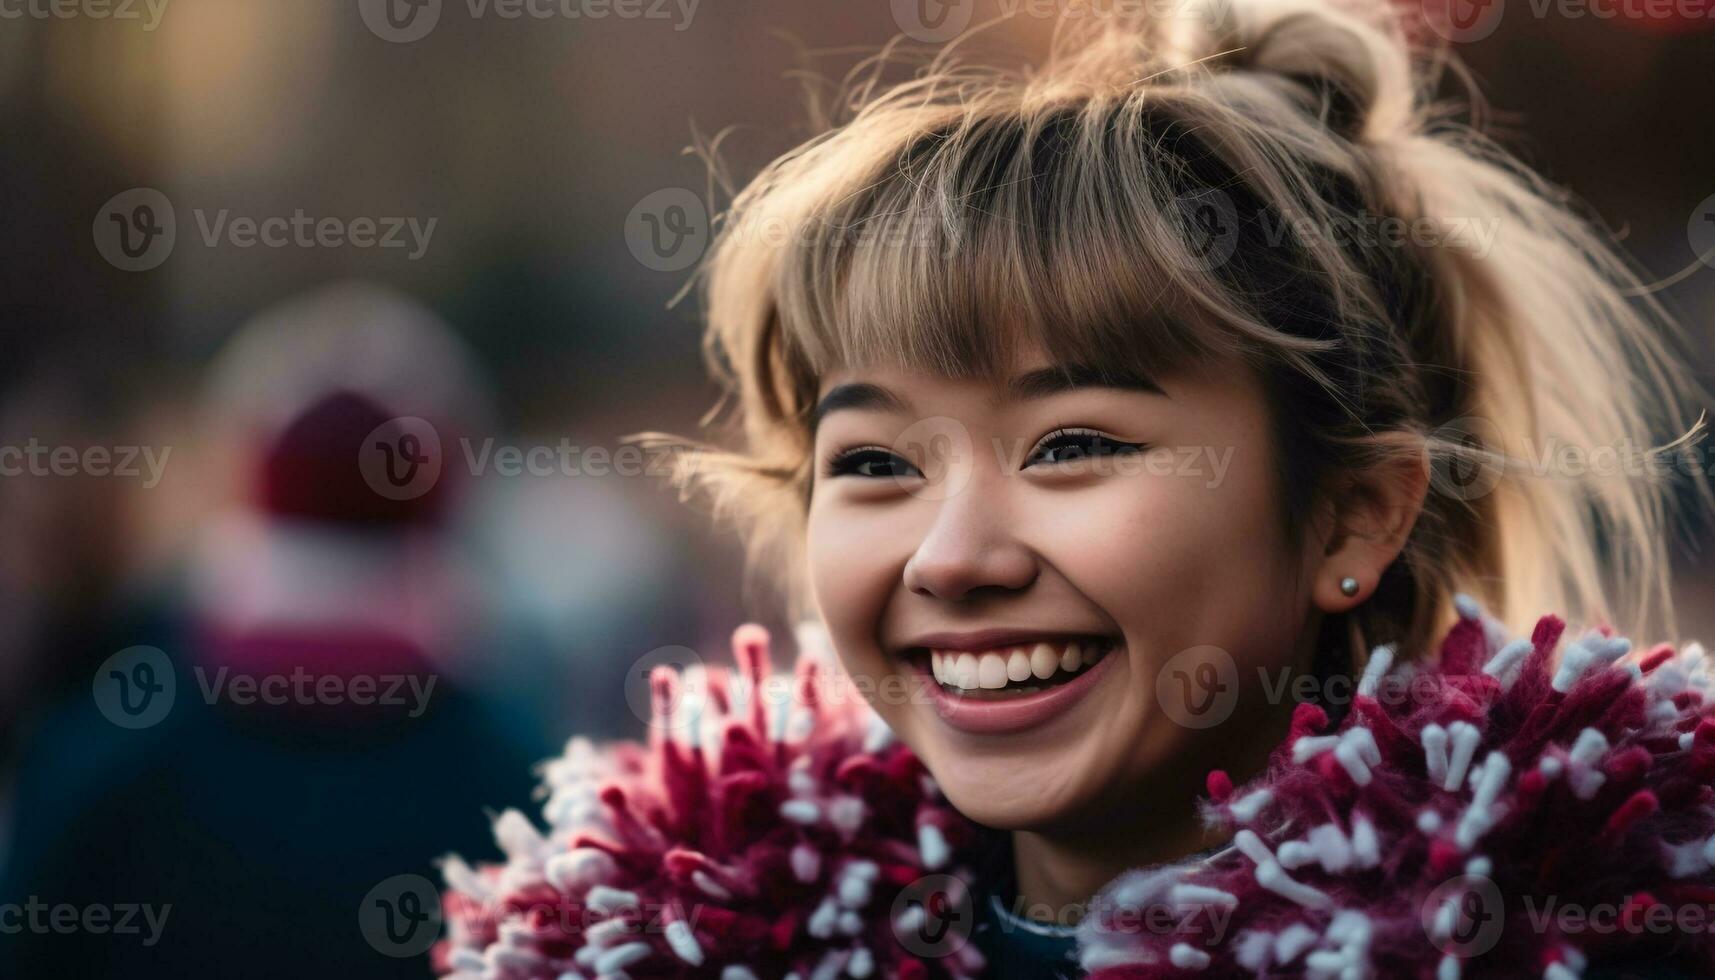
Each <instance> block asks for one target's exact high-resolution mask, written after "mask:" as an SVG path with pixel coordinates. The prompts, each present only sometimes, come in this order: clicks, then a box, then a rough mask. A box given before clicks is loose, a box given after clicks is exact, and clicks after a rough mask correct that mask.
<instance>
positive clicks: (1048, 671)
mask: <svg viewBox="0 0 1715 980" xmlns="http://www.w3.org/2000/svg"><path fill="white" fill-rule="evenodd" d="M1059 666H1060V655H1059V654H1058V653H1055V652H1054V648H1053V647H1051V646H1049V645H1048V644H1046V643H1038V644H1036V646H1035V647H1034V648H1033V649H1032V650H1031V651H1030V672H1031V673H1032V674H1035V675H1036V677H1037V678H1038V679H1039V680H1047V679H1048V678H1050V677H1053V676H1054V670H1055V668H1057V667H1059Z"/></svg>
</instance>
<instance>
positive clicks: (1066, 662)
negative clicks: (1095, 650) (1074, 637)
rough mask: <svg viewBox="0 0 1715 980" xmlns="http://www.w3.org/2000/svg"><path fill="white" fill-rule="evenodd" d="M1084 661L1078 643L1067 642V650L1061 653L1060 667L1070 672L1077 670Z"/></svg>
mask: <svg viewBox="0 0 1715 980" xmlns="http://www.w3.org/2000/svg"><path fill="white" fill-rule="evenodd" d="M1083 662H1084V661H1083V658H1081V657H1080V656H1079V655H1078V644H1076V643H1068V644H1066V650H1065V652H1063V653H1061V654H1060V669H1061V670H1063V671H1065V672H1066V673H1068V674H1069V673H1071V672H1072V671H1074V670H1077V669H1078V665H1079V664H1082V663H1083Z"/></svg>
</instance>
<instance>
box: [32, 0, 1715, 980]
mask: <svg viewBox="0 0 1715 980" xmlns="http://www.w3.org/2000/svg"><path fill="white" fill-rule="evenodd" d="M919 2H922V3H923V4H924V5H923V6H917V4H918V3H919ZM1020 2H1021V0H964V2H962V3H961V2H960V0H953V2H950V3H940V2H938V0H892V2H890V0H863V2H852V0H745V2H742V3H738V2H733V0H700V2H699V0H533V2H530V3H523V2H520V0H445V2H444V3H443V2H439V0H374V2H371V0H292V2H289V3H288V2H281V0H153V2H149V0H0V304H3V309H0V332H3V341H0V447H5V450H9V451H10V454H9V455H6V454H4V453H3V452H0V468H4V469H5V470H6V473H7V475H5V476H0V976H6V977H13V976H20V977H31V976H55V977H60V976H80V977H97V976H99V977H107V976H127V977H140V976H156V975H160V976H169V975H171V976H178V977H191V976H217V975H226V974H227V973H229V972H233V971H234V970H235V969H236V966H235V965H237V964H242V965H243V969H244V970H245V972H246V973H247V974H248V975H251V976H259V977H266V976H288V975H290V976H295V977H303V976H306V975H318V976H392V975H397V976H401V977H407V976H417V977H420V976H426V975H427V966H426V963H425V962H424V960H423V958H422V953H423V949H425V948H426V942H423V941H422V938H421V937H423V936H425V935H428V934H430V933H432V932H433V931H434V930H433V922H432V921H431V919H432V909H426V908H425V907H424V903H423V902H422V901H420V900H419V898H420V897H422V896H421V889H422V888H423V884H422V883H423V882H424V881H425V880H426V879H432V878H433V876H434V868H433V863H432V861H433V859H434V858H435V857H436V856H438V855H440V854H444V853H446V852H448V851H452V850H458V851H462V852H464V853H466V854H467V855H478V856H486V855H487V854H489V853H490V848H491V847H492V844H491V842H490V838H489V833H488V829H487V818H486V817H485V815H484V810H485V808H491V809H498V808H500V807H503V806H510V805H517V806H521V807H525V808H529V807H528V804H529V792H530V790H531V788H532V786H533V783H534V779H533V777H532V775H531V771H530V766H531V764H532V763H534V762H535V761H537V760H540V759H542V758H545V757H547V756H549V755H551V754H553V753H554V752H555V751H557V749H558V747H559V746H560V744H561V743H562V741H563V739H564V738H565V736H566V735H568V734H569V733H571V732H572V731H574V730H575V731H581V732H586V733H591V734H596V735H621V734H636V733H637V732H639V731H640V730H641V729H642V726H643V720H642V716H641V715H640V714H639V704H638V702H637V701H636V699H635V698H633V697H631V696H630V695H632V694H634V693H635V692H636V691H637V689H638V683H637V682H638V679H639V677H640V676H641V675H637V674H636V672H635V671H634V670H633V668H634V666H635V665H636V664H637V663H639V661H640V658H644V657H647V656H649V655H651V652H652V651H660V650H661V649H662V648H667V647H673V648H682V647H689V648H691V649H694V650H696V651H699V652H702V653H704V654H706V655H708V656H710V657H711V658H714V657H719V656H721V655H722V652H723V648H724V643H725V638H726V637H727V635H728V634H729V632H730V631H731V629H732V628H733V627H734V626H735V625H737V624H738V623H739V622H742V621H744V620H745V619H759V620H761V621H763V622H765V623H767V624H769V625H771V626H772V627H774V628H775V629H776V635H777V636H779V637H781V638H782V640H783V644H782V645H789V643H790V633H789V631H788V630H786V626H785V624H783V623H781V622H779V620H778V616H777V613H776V611H775V610H774V608H773V606H772V603H771V602H770V601H769V597H768V596H767V595H765V594H748V593H747V590H746V589H745V588H744V579H743V576H742V575H741V574H740V569H741V563H740V552H739V549H738V546H737V543H736V542H735V541H733V540H732V539H731V538H730V536H728V535H727V534H725V533H723V532H721V531H719V530H718V529H715V528H713V527H712V526H711V525H710V523H709V521H708V520H707V519H706V518H704V517H703V516H701V515H700V514H699V513H697V512H695V511H693V510H691V509H688V508H686V507H684V506H683V505H681V504H680V503H679V502H678V501H677V500H676V497H675V494H674V493H673V492H672V491H671V489H669V488H667V487H665V485H664V483H663V481H662V480H661V478H660V473H661V472H662V471H663V469H664V463H665V460H664V459H661V458H657V457H653V456H650V455H647V454H641V453H639V452H638V451H637V450H634V449H633V450H625V451H622V450H621V445H622V444H621V442H620V437H621V436H622V435H624V434H627V433H631V432H636V431H638V430H642V429H664V430H667V431H673V432H679V433H687V434H688V433H692V432H694V431H695V430H696V428H697V422H698V418H699V417H700V415H701V414H702V412H703V411H704V410H705V409H707V408H708V407H709V406H710V405H711V404H712V403H713V401H714V399H715V396H716V391H715V389H714V388H713V387H712V386H711V385H710V384H709V382H708V381H707V379H706V377H705V374H704V369H703V365H702V362H701V359H700V353H699V324H698V320H697V312H696V306H695V302H694V300H688V301H685V302H681V303H678V304H677V305H671V303H670V301H671V300H673V298H674V296H675V295H676V294H678V293H679V291H680V290H681V289H682V288H683V287H684V286H685V285H686V283H687V281H688V279H689V277H690V275H691V265H692V263H694V261H695V260H696V258H697V257H698V256H699V255H700V252H701V248H702V246H703V245H704V244H706V242H707V232H708V215H707V205H706V202H707V201H708V200H709V194H708V192H707V189H706V188H707V184H706V181H707V171H706V168H705V166H704V165H703V163H702V161H700V160H699V159H698V158H697V157H696V156H695V155H691V154H687V153H686V152H685V150H686V148H687V147H688V146H689V145H691V144H692V142H693V137H694V134H697V133H702V134H710V133H714V132H717V131H720V130H722V129H724V128H726V127H733V129H732V132H731V134H730V135H729V136H728V138H727V140H726V142H725V144H724V148H725V152H726V154H727V156H728V158H729V159H730V161H731V162H732V165H733V169H734V171H735V173H736V174H737V175H739V176H740V177H741V178H742V177H743V176H746V175H748V174H749V173H752V172H754V170H755V169H756V167H757V166H759V165H760V164H762V163H764V162H766V161H767V160H769V159H771V158H772V157H773V156H775V155H777V154H778V153H780V152H782V151H783V150H785V149H788V148H789V147H791V146H792V145H794V144H795V143H796V142H798V141H799V140H800V139H801V138H802V137H803V136H804V135H806V132H805V130H804V129H803V128H802V125H803V122H804V119H803V114H802V112H801V106H802V100H801V90H800V87H799V83H798V81H797V79H796V77H795V73H796V72H798V71H799V70H800V69H802V68H804V67H806V66H809V67H812V68H815V69H817V70H819V71H821V72H822V73H823V74H826V75H831V76H835V77H837V76H838V75H839V74H840V73H841V72H843V71H844V70H845V69H846V68H848V67H850V66H851V64H852V63H853V61H854V59H855V58H856V57H859V56H861V55H862V54H864V53H867V52H869V51H872V50H874V49H875V48H876V47H878V46H879V45H881V44H883V43H885V42H886V41H887V40H889V39H890V38H892V37H894V36H895V35H897V34H899V33H900V32H901V31H902V30H903V31H907V32H911V33H914V34H916V35H919V36H925V35H929V36H930V37H929V39H934V38H933V37H932V35H933V34H934V33H935V32H936V31H937V30H940V29H942V27H943V26H944V25H947V24H949V23H953V24H956V23H958V22H959V21H960V20H961V19H965V20H968V19H979V20H980V19H984V18H987V17H990V16H994V15H995V14H997V13H999V12H1001V11H1003V10H1011V9H1016V8H1018V7H1019V6H1020ZM1424 2H1426V3H1429V4H1435V3H1440V2H1442V0H1424ZM1454 2H1457V3H1459V4H1461V5H1463V4H1464V3H1465V2H1466V0H1454ZM1052 6H1053V5H1052V4H1049V5H1043V4H1040V3H1037V4H1025V9H1026V10H1027V11H1028V10H1031V9H1035V10H1044V9H1051V8H1052ZM1708 7H1709V11H1708V12H1709V13H1715V4H1709V5H1708ZM1664 11H1665V12H1664ZM1700 11H1702V7H1701V5H1699V4H1696V3H1681V4H1678V5H1677V6H1671V7H1669V6H1662V5H1656V4H1648V5H1646V4H1644V3H1641V2H1638V3H1629V4H1628V3H1625V2H1622V0H1594V2H1592V3H1588V4H1586V3H1572V2H1559V0H1556V2H1555V3H1530V2H1527V0H1510V2H1505V0H1493V2H1492V3H1490V4H1489V5H1487V6H1484V7H1472V8H1469V9H1468V10H1465V9H1461V10H1458V11H1454V13H1455V14H1456V15H1458V17H1459V19H1458V23H1461V24H1463V25H1464V26H1463V27H1456V28H1455V30H1454V33H1456V34H1459V36H1458V37H1456V38H1455V40H1456V41H1457V44H1456V45H1455V47H1456V48H1457V50H1458V51H1459V53H1460V55H1461V56H1462V57H1463V58H1464V60H1465V61H1466V62H1467V64H1468V65H1469V66H1470V67H1471V68H1472V69H1473V71H1474V73H1475V74H1476V76H1477V77H1478V78H1479V79H1480V80H1481V81H1482V83H1483V85H1484V89H1485V91H1486V92H1487V93H1488V95H1489V96H1490V98H1491V100H1492V102H1493V104H1494V106H1495V109H1496V110H1497V111H1496V113H1495V115H1494V119H1493V122H1494V123H1495V124H1496V127H1497V128H1498V129H1499V130H1500V131H1501V132H1503V133H1504V134H1507V135H1506V140H1505V141H1506V142H1507V143H1508V144H1509V145H1510V146H1512V147H1513V148H1514V149H1516V150H1517V151H1519V152H1520V153H1521V154H1522V155H1523V156H1524V157H1525V158H1526V159H1527V160H1528V161H1529V162H1531V163H1533V164H1534V165H1536V166H1537V167H1539V168H1540V169H1542V170H1543V171H1544V172H1546V173H1547V174H1548V175H1549V176H1550V178H1551V179H1552V180H1554V181H1555V182H1557V183H1560V184H1563V185H1566V186H1568V187H1570V188H1571V189H1573V190H1574V191H1575V192H1576V193H1577V194H1578V195H1579V196H1581V197H1582V198H1583V199H1584V200H1586V201H1587V202H1589V204H1590V205H1591V206H1592V207H1593V208H1594V210H1595V212H1596V213H1597V214H1598V215H1599V216H1600V217H1601V219H1602V220H1603V221H1604V222H1605V223H1606V224H1607V225H1608V226H1609V227H1610V228H1612V229H1614V230H1615V232H1616V233H1617V234H1619V235H1620V236H1621V237H1622V238H1623V239H1624V241H1625V242H1626V245H1627V247H1628V249H1629V250H1630V252H1631V253H1632V255H1633V256H1634V257H1635V258H1636V259H1637V260H1638V261H1639V262H1640V263H1641V264H1642V265H1643V266H1644V267H1645V268H1646V269H1647V270H1649V272H1650V273H1651V274H1652V275H1653V276H1654V277H1656V278H1658V279H1671V280H1672V284H1671V285H1670V286H1667V287H1666V288H1664V290H1663V291H1662V293H1661V295H1662V297H1663V299H1664V300H1665V301H1666V302H1667V303H1669V304H1670V305H1671V306H1672V307H1673V308H1674V309H1676V310H1677V311H1678V312H1679V314H1680V315H1681V316H1682V317H1684V319H1685V320H1686V321H1687V323H1688V324H1689V325H1690V329H1691V332H1692V335H1693V337H1694V338H1695V343H1696V349H1697V351H1699V352H1701V354H1702V356H1707V353H1708V352H1709V351H1710V350H1711V349H1712V346H1711V340H1712V339H1715V331H1712V329H1711V326H1710V324H1711V322H1712V320H1715V268H1705V267H1702V266H1698V265H1697V264H1696V261H1695V255H1694V252H1693V248H1694V243H1695V241H1696V238H1695V235H1696V234H1697V231H1696V229H1698V228H1699V227H1701V226H1700V222H1703V223H1708V222H1707V221H1706V219H1707V217H1708V216H1709V215H1710V214H1711V213H1712V212H1715V115H1712V114H1711V113H1709V112H1708V111H1706V106H1705V105H1704V102H1703V99H1704V98H1705V97H1706V96H1707V93H1708V91H1709V79H1710V75H1709V65H1710V64H1711V62H1712V61H1715V17H1710V16H1702V15H1701V13H1700ZM1431 13H1437V12H1435V11H1431ZM1437 16H1440V17H1441V19H1440V20H1436V21H1435V23H1438V24H1442V25H1443V26H1445V25H1446V24H1448V23H1450V22H1451V21H1449V20H1448V19H1447V18H1446V16H1445V11H1442V12H1439V13H1438V14H1437ZM1050 26H1051V22H1050V21H1049V20H1048V19H1047V18H1044V17H1041V16H1033V15H1030V14H1029V13H1028V12H1027V13H1026V14H1025V15H1022V16H1017V17H1014V18H1012V19H1011V20H1010V21H1009V22H1008V23H1007V24H1006V25H1005V26H1004V27H1003V28H1001V30H1000V33H1001V34H1003V35H1004V36H1005V38H1006V40H1008V41H1010V42H1016V44H1017V45H1018V47H1019V49H1020V50H1022V51H1025V52H1029V51H1031V50H1036V49H1039V48H1040V46H1041V44H1042V43H1043V41H1044V40H1045V39H1046V37H1047V34H1048V32H1049V29H1050ZM1461 32H1462V33H1461ZM807 56H808V57H809V58H810V60H809V61H806V60H805V59H806V57H807ZM1711 227H1715V225H1712V226H1711ZM1708 367H1709V364H1705V365H1703V368H1704V369H1705V371H1707V368H1708ZM400 419H403V421H398V420H400ZM390 420H393V421H390ZM360 453H363V454H365V455H363V456H362V459H363V461H364V462H363V465H362V466H361V468H359V471H358V472H353V470H354V467H353V466H352V460H354V459H357V458H359V454H360ZM628 454H629V455H628ZM1681 560H1682V562H1683V567H1682V568H1681V570H1680V575H1679V581H1680V583H1681V585H1680V590H1681V592H1682V595H1681V603H1682V610H1683V616H1684V618H1685V620H1686V622H1685V628H1684V630H1683V632H1685V633H1686V634H1687V635H1693V636H1703V637H1705V638H1707V637H1709V636H1712V635H1715V601H1712V600H1715V571H1712V568H1711V566H1710V565H1709V564H1708V561H1707V559H1699V558H1698V557H1696V555H1694V554H1690V553H1687V554H1685V555H1684V556H1683V557H1682V559H1681ZM295 671H296V672H298V673H305V674H306V676H307V677H308V678H309V679H308V680H305V681H302V683H300V684H299V686H298V687H297V688H294V689H288V688H287V687H283V686H276V687H274V688H272V689H268V688H266V687H264V688H262V689H259V690H252V689H250V688H248V687H246V686H244V685H245V684H246V683H247V682H246V680H245V679H246V678H251V679H254V678H267V677H275V678H287V679H290V678H291V677H292V676H293V675H294V672H295ZM306 672H307V673H306ZM282 683H285V682H282ZM305 685H308V686H309V687H316V686H317V685H323V687H322V688H320V689H319V690H318V691H317V693H315V694H313V695H312V694H306V693H305V691H304V686H305ZM622 692H623V693H625V694H626V695H627V696H626V697H621V696H619V695H620V694H621V693H622ZM413 896H419V897H413ZM426 897H428V898H430V899H432V893H430V894H428V895H427V896H426ZM168 906H170V909H168V908H167V907H168ZM127 909H129V912H128V911H127ZM122 920H123V921H124V922H125V923H128V924H129V926H130V929H129V931H128V930H126V929H122V928H121V927H120V925H121V921H122ZM424 922H427V927H425V928H417V926H418V925H420V924H422V923H424ZM151 940H153V941H151Z"/></svg>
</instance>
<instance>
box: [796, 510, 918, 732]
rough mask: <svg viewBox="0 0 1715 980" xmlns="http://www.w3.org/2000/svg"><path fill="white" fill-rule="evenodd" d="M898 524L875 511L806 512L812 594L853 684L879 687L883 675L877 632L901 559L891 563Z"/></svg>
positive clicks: (884, 660)
mask: <svg viewBox="0 0 1715 980" xmlns="http://www.w3.org/2000/svg"><path fill="white" fill-rule="evenodd" d="M898 523H899V522H898V521H892V522H889V521H888V520H887V519H886V517H885V515H883V514H881V513H880V508H866V507H850V506H841V505H840V504H839V503H838V502H834V501H829V502H818V503H817V504H814V505H812V507H811V511H810V519H809V524H808V526H807V528H806V532H807V537H806V549H805V558H806V561H807V563H808V566H809V567H808V573H809V581H810V589H811V594H812V596H813V597H814V599H815V602H816V607H817V609H818V610H819V611H820V612H821V615H822V620H823V622H824V623H825V625H826V626H827V628H828V633H829V636H830V638H831V639H832V640H833V643H834V649H835V651H837V652H838V654H839V657H840V662H841V664H842V665H843V666H844V667H845V669H846V672H847V673H848V674H850V675H852V677H853V678H854V679H866V680H870V681H872V682H879V681H880V680H881V679H882V678H883V677H884V676H885V675H886V673H887V671H888V665H887V658H886V655H885V654H884V653H883V652H882V650H881V649H880V647H879V646H878V645H877V644H878V642H879V639H878V627H879V624H880V623H881V616H882V613H883V612H884V611H885V609H886V604H887V600H888V597H889V596H890V595H891V593H892V587H893V584H894V580H895V578H896V577H897V576H898V574H900V571H899V570H900V569H901V568H902V567H903V564H904V558H898V559H897V560H896V559H895V557H894V554H893V552H894V551H895V550H897V544H896V543H895V542H893V541H891V540H890V538H893V537H897V536H898V535H899V530H898ZM890 524H891V525H893V528H892V530H891V531H890V530H889V525H890ZM878 707H879V706H878Z"/></svg>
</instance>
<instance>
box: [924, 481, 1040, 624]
mask: <svg viewBox="0 0 1715 980" xmlns="http://www.w3.org/2000/svg"><path fill="white" fill-rule="evenodd" d="M982 496H986V495H984V494H980V493H978V492H977V488H976V486H975V485H972V486H967V487H965V488H964V490H963V491H962V492H960V493H956V494H954V495H952V496H951V497H948V498H947V499H945V500H942V501H939V502H938V509H937V511H936V514H935V518H934V521H933V522H932V523H931V524H930V526H929V530H928V533H926V534H925V535H924V537H923V540H922V541H921V542H920V543H919V544H918V545H917V550H916V551H915V552H914V553H913V554H912V555H911V558H910V559H909V560H908V561H907V562H906V563H905V587H906V588H907V589H909V590H910V591H911V592H912V593H913V594H915V595H921V596H927V597H932V598H936V599H943V600H946V601H948V602H959V601H962V600H965V599H968V598H972V597H974V596H976V595H978V594H986V593H988V592H990V591H995V592H1016V591H1019V590H1022V589H1024V588H1026V587H1028V586H1029V585H1030V584H1031V583H1032V582H1034V581H1035V580H1036V575H1037V562H1036V556H1035V554H1034V553H1033V552H1032V551H1031V550H1030V549H1029V548H1028V547H1026V546H1025V545H1024V543H1023V542H1021V541H1019V540H1018V539H1017V538H1015V537H1013V536H1012V534H1011V533H1010V532H1009V531H1008V529H1007V523H1008V522H1007V521H1006V520H1004V517H1003V515H1002V514H1001V509H1000V508H998V507H995V506H992V502H985V501H984V500H981V499H979V497H982Z"/></svg>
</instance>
